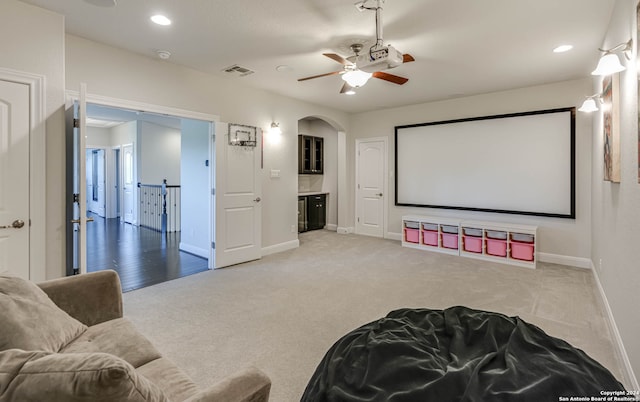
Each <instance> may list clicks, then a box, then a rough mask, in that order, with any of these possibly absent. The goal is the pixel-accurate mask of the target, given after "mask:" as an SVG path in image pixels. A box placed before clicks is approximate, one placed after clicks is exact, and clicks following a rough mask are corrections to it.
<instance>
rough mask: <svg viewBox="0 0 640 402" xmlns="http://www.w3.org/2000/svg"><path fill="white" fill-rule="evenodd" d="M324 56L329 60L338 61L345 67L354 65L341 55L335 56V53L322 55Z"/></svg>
mask: <svg viewBox="0 0 640 402" xmlns="http://www.w3.org/2000/svg"><path fill="white" fill-rule="evenodd" d="M322 55H323V56H327V57H328V58H330V59H331V60H334V61H337V62H338V63H340V64H342V65H343V66H352V65H353V63H352V62H350V61H349V60H347V59H345V58H344V57H342V56H340V55H339V54H335V53H322Z"/></svg>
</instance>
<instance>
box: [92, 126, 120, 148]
mask: <svg viewBox="0 0 640 402" xmlns="http://www.w3.org/2000/svg"><path fill="white" fill-rule="evenodd" d="M113 145H115V144H113V139H112V135H111V129H110V128H103V127H87V147H90V148H91V147H96V148H109V147H111V146H113Z"/></svg>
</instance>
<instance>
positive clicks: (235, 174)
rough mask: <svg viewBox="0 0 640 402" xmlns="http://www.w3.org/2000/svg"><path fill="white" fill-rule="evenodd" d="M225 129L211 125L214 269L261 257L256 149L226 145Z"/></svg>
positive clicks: (226, 126)
mask: <svg viewBox="0 0 640 402" xmlns="http://www.w3.org/2000/svg"><path fill="white" fill-rule="evenodd" d="M228 127H229V125H228V124H226V123H216V125H215V132H216V136H215V144H214V147H215V161H216V164H215V178H216V182H215V186H216V187H215V194H216V196H215V204H216V208H215V211H216V213H215V240H214V242H215V253H214V254H215V268H221V267H226V266H229V265H233V264H239V263H241V262H246V261H251V260H256V259H258V258H260V257H261V256H262V250H261V249H262V240H261V230H262V229H261V223H262V205H261V199H260V196H261V184H260V179H261V178H260V169H261V168H260V156H261V155H260V146H259V145H258V146H255V147H246V146H234V145H229V128H228ZM249 130H250V128H249ZM256 136H257V141H256V142H257V144H260V143H261V137H262V133H261V130H260V129H259V128H258V129H256Z"/></svg>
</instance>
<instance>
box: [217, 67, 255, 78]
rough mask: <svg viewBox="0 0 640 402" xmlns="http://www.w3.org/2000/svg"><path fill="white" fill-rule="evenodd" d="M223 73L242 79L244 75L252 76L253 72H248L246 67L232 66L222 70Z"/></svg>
mask: <svg viewBox="0 0 640 402" xmlns="http://www.w3.org/2000/svg"><path fill="white" fill-rule="evenodd" d="M222 71H224V72H225V73H231V74H238V75H239V76H240V77H244V76H245V75H249V74H253V73H254V72H255V71H252V70H249V69H248V68H246V67H242V66H239V65H237V64H234V65H233V66H229V67H227V68H225V69H223V70H222Z"/></svg>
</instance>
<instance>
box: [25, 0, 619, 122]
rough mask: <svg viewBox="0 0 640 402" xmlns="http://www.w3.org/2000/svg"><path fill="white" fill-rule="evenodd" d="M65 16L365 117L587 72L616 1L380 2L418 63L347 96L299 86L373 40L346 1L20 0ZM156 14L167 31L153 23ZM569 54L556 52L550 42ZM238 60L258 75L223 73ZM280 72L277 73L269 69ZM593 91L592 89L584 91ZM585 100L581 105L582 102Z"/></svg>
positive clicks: (98, 33) (324, 84)
mask: <svg viewBox="0 0 640 402" xmlns="http://www.w3.org/2000/svg"><path fill="white" fill-rule="evenodd" d="M23 1H24V2H25V3H29V4H33V5H37V6H39V7H43V8H46V9H49V10H52V11H55V12H57V13H60V14H63V15H65V20H66V30H67V32H69V33H71V34H73V35H77V36H81V37H84V38H88V39H91V40H94V41H97V42H102V43H106V44H109V45H112V46H115V47H118V48H123V49H127V50H130V51H132V52H135V53H139V54H143V55H147V56H149V57H157V55H156V51H157V50H167V51H169V52H171V54H172V56H171V58H170V60H169V61H168V62H171V63H177V64H181V65H184V66H189V67H191V68H194V69H197V70H200V71H203V72H206V73H209V74H213V75H217V76H221V77H227V79H230V80H237V81H238V82H242V83H244V84H246V85H249V86H253V87H257V88H262V89H265V90H268V91H272V92H276V93H279V94H282V95H286V96H290V97H293V98H297V99H301V100H305V101H309V102H313V103H317V104H321V105H326V106H329V107H334V108H338V109H341V110H344V111H347V112H361V111H368V110H376V109H381V108H388V107H396V106H403V105H408V104H415V103H420V102H428V101H433V100H441V99H448V98H452V97H460V96H469V95H474V94H479V93H487V92H494V91H498V90H504V89H511V88H518V87H524V86H530V85H538V84H544V83H550V82H556V81H562V80H568V79H574V78H579V77H585V76H588V75H589V72H590V71H591V70H592V69H593V68H594V67H595V64H596V62H597V59H598V56H599V53H598V50H597V49H598V47H600V46H601V45H602V40H603V37H604V33H605V30H606V27H607V25H608V23H609V18H610V15H611V11H612V8H613V4H614V0H536V1H530V0H482V1H478V0H386V2H385V3H384V4H383V8H384V10H383V13H382V15H383V29H384V31H383V38H384V40H385V43H387V44H391V45H393V46H394V47H396V48H397V49H398V50H400V51H401V52H403V53H410V54H411V55H413V57H414V58H415V59H416V61H415V62H413V63H407V64H404V65H401V66H399V67H397V68H395V69H393V70H389V72H391V73H393V74H396V75H400V76H403V77H406V78H408V79H409V82H408V83H407V84H405V85H403V86H398V85H395V84H391V83H388V82H385V81H382V80H376V79H372V80H371V81H370V82H369V83H367V84H366V85H365V86H364V87H362V88H360V89H359V90H358V93H357V94H356V95H354V96H348V95H341V94H339V93H338V92H339V90H340V88H341V86H342V80H341V79H340V78H339V77H338V76H329V77H323V78H318V79H315V80H310V81H304V82H298V81H297V79H298V78H301V77H306V76H310V75H316V74H322V73H325V72H330V71H338V70H340V69H341V66H340V64H338V63H336V62H335V61H332V60H330V59H328V58H326V57H324V56H322V53H323V52H333V53H339V54H341V55H343V56H345V57H346V56H349V50H348V45H349V44H351V43H353V42H356V41H358V42H368V43H372V41H373V40H374V39H375V13H374V12H372V11H363V12H360V11H358V10H357V9H356V7H355V6H354V2H355V1H353V0H270V1H256V0H234V1H220V0H180V1H176V0H144V1H142V0H135V1H134V0H119V1H118V5H117V6H116V7H113V8H104V7H97V6H95V5H91V4H89V3H87V2H85V1H81V0H55V1H51V0H23ZM155 13H163V14H165V15H167V16H168V17H169V18H171V19H172V20H173V24H172V25H171V26H169V27H162V26H157V25H155V24H153V23H151V22H150V21H149V17H150V15H152V14H155ZM564 43H569V44H572V45H573V46H574V49H573V50H572V51H570V52H567V53H562V54H555V53H553V52H552V49H553V48H554V47H556V46H557V45H560V44H564ZM233 64H239V65H241V66H243V67H247V68H249V69H251V70H253V71H255V73H254V74H251V75H247V76H244V77H240V76H238V75H231V76H230V75H229V74H227V73H223V72H222V71H221V70H223V69H224V68H225V67H228V66H230V65H233ZM278 66H286V67H285V68H282V69H281V70H282V71H277V70H276V67H278ZM585 95H588V94H585ZM579 101H580V100H579V99H578V100H576V103H578V102H579Z"/></svg>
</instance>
